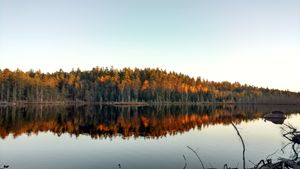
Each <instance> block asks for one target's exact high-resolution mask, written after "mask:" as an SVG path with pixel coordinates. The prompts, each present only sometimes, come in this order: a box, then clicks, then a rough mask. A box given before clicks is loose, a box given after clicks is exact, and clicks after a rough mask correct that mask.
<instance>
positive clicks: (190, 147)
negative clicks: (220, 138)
mask: <svg viewBox="0 0 300 169" xmlns="http://www.w3.org/2000/svg"><path fill="white" fill-rule="evenodd" d="M186 147H187V148H188V149H190V150H191V151H192V152H193V153H194V154H195V155H196V156H197V158H198V160H199V161H200V163H201V165H202V168H203V169H205V167H204V164H203V162H202V160H201V158H200V157H199V155H198V153H197V152H196V151H195V150H194V149H192V148H191V147H190V146H186Z"/></svg>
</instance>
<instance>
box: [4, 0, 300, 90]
mask: <svg viewBox="0 0 300 169" xmlns="http://www.w3.org/2000/svg"><path fill="white" fill-rule="evenodd" d="M298 65H300V1H299V0H249V1H248V0H227V1H224V0H185V1H184V0H151V1H141V0H109V1H107V0H42V1H41V0H26V1H24V0H1V1H0V69H5V68H9V69H12V70H15V69H17V68H19V69H21V70H24V71H28V70H30V69H34V70H38V69H40V70H41V71H43V72H54V71H57V70H59V69H60V68H62V69H63V70H65V71H69V70H71V69H72V68H75V69H76V68H78V67H79V68H80V69H81V70H90V69H92V68H93V67H96V66H100V67H111V66H113V67H114V68H123V67H131V68H134V67H138V68H145V67H151V68H157V67H158V68H161V69H166V70H168V71H175V72H178V73H184V74H187V75H190V76H192V77H197V76H201V77H203V78H205V79H208V80H212V81H230V82H236V81H237V82H240V83H242V84H245V83H246V84H249V85H255V86H258V87H269V88H276V89H282V90H286V89H288V90H290V91H300V75H299V73H300V66H298Z"/></svg>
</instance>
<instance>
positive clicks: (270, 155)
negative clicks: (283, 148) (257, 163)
mask: <svg viewBox="0 0 300 169" xmlns="http://www.w3.org/2000/svg"><path fill="white" fill-rule="evenodd" d="M278 151H279V149H278V150H276V151H275V152H274V153H272V154H269V155H268V156H267V157H266V158H265V159H266V160H267V159H269V158H270V157H272V156H273V155H274V154H276V153H278Z"/></svg>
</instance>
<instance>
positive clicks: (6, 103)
mask: <svg viewBox="0 0 300 169" xmlns="http://www.w3.org/2000/svg"><path fill="white" fill-rule="evenodd" d="M27 105H28V106H30V105H48V106H51V105H53V106H55V105H111V106H155V105H162V106H163V105H166V106H168V105H175V106H176V105H188V106H193V105H194V106H197V105H199V106H201V105H300V103H286V102H285V103H271V102H265V103H257V102H134V101H132V102H90V101H43V102H30V101H16V102H5V101H4V102H3V101H2V102H0V106H2V107H3V106H27Z"/></svg>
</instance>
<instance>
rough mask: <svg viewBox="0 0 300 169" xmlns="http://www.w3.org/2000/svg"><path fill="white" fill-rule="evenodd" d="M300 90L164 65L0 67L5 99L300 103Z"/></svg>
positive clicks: (0, 89) (1, 92)
mask: <svg viewBox="0 0 300 169" xmlns="http://www.w3.org/2000/svg"><path fill="white" fill-rule="evenodd" d="M299 98H300V94H299V93H295V92H289V91H281V90H275V89H267V88H258V87H254V86H249V85H241V84H240V83H238V82H235V83H230V82H226V81H225V82H213V81H208V80H203V79H201V78H200V77H198V78H192V77H189V76H187V75H184V74H181V73H175V72H167V71H165V70H161V69H151V68H145V69H137V68H135V69H130V68H124V69H121V70H118V69H114V68H99V67H96V68H93V69H92V70H90V71H81V70H79V69H77V70H72V71H70V72H64V71H63V70H59V71H57V72H54V73H42V72H41V71H28V72H23V71H21V70H16V71H10V70H9V69H4V70H0V101H1V102H21V101H24V102H57V101H87V102H193V103H196V102H198V103H200V102H240V103H300V100H299Z"/></svg>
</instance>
